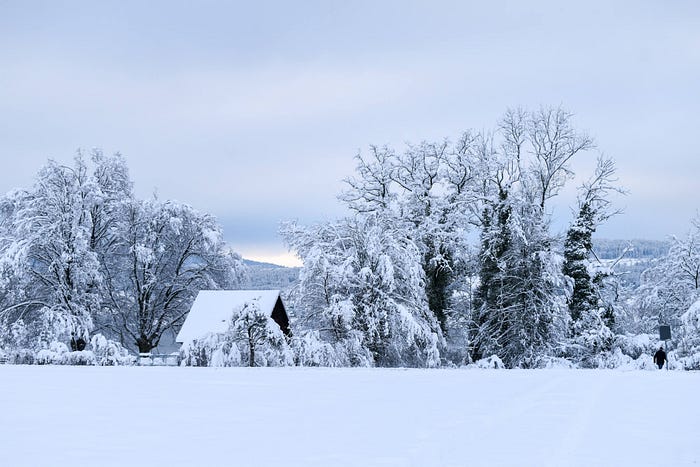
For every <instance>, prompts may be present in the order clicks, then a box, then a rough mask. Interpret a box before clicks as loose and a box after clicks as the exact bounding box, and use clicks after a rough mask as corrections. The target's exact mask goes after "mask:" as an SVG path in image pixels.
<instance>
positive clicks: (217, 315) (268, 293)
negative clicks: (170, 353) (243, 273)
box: [175, 290, 280, 343]
mask: <svg viewBox="0 0 700 467" xmlns="http://www.w3.org/2000/svg"><path fill="white" fill-rule="evenodd" d="M279 297H280V291H279V290H202V291H200V292H199V294H198V295H197V298H196V299H195V300H194V303H193V304H192V308H191V309H190V312H189V314H188V315H187V318H185V322H184V323H183V325H182V328H181V329H180V332H179V333H178V334H177V337H176V338H175V342H179V343H183V342H189V341H191V340H193V339H197V338H200V337H202V336H204V335H205V334H207V333H210V332H214V333H218V332H225V331H226V330H227V329H228V325H229V321H230V319H231V315H232V314H233V310H234V309H236V308H241V307H242V306H243V305H244V304H245V303H247V302H251V301H253V300H255V299H257V300H258V303H259V304H260V310H262V311H264V312H265V313H267V315H268V316H271V315H272V311H273V310H274V308H275V304H276V303H277V299H278V298H279Z"/></svg>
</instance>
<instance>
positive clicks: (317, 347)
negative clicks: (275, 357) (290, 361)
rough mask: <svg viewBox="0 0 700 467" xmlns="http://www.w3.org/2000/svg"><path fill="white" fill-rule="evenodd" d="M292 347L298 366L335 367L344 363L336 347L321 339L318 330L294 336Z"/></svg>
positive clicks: (295, 362)
mask: <svg viewBox="0 0 700 467" xmlns="http://www.w3.org/2000/svg"><path fill="white" fill-rule="evenodd" d="M290 347H291V350H292V353H293V355H294V364H295V365H297V366H326V367H335V366H340V365H341V364H342V363H341V362H342V360H341V358H340V357H339V356H338V353H337V351H336V349H335V348H334V347H333V346H332V345H331V344H330V343H328V342H324V341H323V340H321V337H320V336H319V333H318V331H310V332H307V333H306V334H304V335H303V336H301V337H293V338H292V340H291V342H290Z"/></svg>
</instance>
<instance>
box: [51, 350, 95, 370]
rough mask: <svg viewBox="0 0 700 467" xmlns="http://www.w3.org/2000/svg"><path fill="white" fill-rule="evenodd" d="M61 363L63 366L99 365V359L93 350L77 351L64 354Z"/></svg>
mask: <svg viewBox="0 0 700 467" xmlns="http://www.w3.org/2000/svg"><path fill="white" fill-rule="evenodd" d="M60 363H61V364H63V365H82V366H85V365H97V359H96V358H95V354H94V353H93V352H92V351H91V350H76V351H75V352H67V353H65V354H63V358H62V359H61V362H60Z"/></svg>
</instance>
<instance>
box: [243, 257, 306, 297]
mask: <svg viewBox="0 0 700 467" xmlns="http://www.w3.org/2000/svg"><path fill="white" fill-rule="evenodd" d="M243 262H244V263H245V265H246V267H247V268H248V284H247V285H246V287H249V288H251V289H281V290H286V289H288V288H289V287H290V286H291V285H292V284H294V282H296V280H297V279H298V278H299V270H300V268H289V267H286V266H280V265H278V264H272V263H261V262H258V261H252V260H249V259H244V260H243Z"/></svg>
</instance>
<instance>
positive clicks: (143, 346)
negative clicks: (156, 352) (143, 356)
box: [136, 336, 153, 353]
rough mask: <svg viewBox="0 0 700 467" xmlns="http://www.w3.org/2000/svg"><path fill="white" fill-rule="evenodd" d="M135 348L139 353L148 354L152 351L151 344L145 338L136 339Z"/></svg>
mask: <svg viewBox="0 0 700 467" xmlns="http://www.w3.org/2000/svg"><path fill="white" fill-rule="evenodd" d="M136 346H137V347H138V348H139V353H150V352H151V350H153V344H152V343H151V340H150V339H149V338H147V337H146V336H141V337H139V338H138V339H136Z"/></svg>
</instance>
